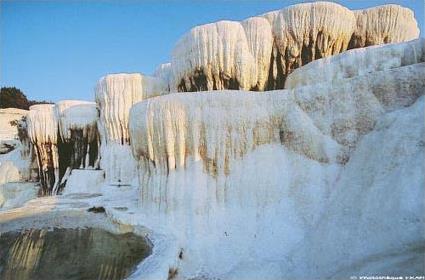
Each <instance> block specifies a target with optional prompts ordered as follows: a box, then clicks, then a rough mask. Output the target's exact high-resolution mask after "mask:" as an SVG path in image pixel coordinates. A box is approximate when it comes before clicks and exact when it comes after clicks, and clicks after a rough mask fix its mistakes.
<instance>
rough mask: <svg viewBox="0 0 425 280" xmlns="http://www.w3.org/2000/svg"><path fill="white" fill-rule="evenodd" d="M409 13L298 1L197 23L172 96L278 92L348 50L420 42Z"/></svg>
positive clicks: (178, 54) (179, 57)
mask: <svg viewBox="0 0 425 280" xmlns="http://www.w3.org/2000/svg"><path fill="white" fill-rule="evenodd" d="M418 35H419V29H418V27H417V23H416V20H415V18H414V15H413V13H412V11H410V10H409V9H406V8H403V7H400V6H397V5H386V6H380V7H375V8H370V9H366V10H361V11H350V10H348V9H347V8H345V7H342V6H340V5H338V4H335V3H329V2H314V3H306V4H298V5H294V6H290V7H287V8H284V9H282V10H279V11H273V12H270V13H267V14H265V15H262V16H259V17H253V18H249V19H247V20H245V21H242V22H234V21H220V22H217V23H211V24H206V25H202V26H197V27H195V28H193V29H192V30H190V31H189V32H188V33H186V34H185V35H184V36H183V37H182V38H181V39H180V40H179V42H178V43H177V45H176V47H175V48H174V50H173V54H172V61H171V66H170V67H171V69H172V78H171V79H170V80H169V81H170V88H171V90H172V91H175V90H177V91H184V92H185V91H205V90H222V89H240V90H260V91H262V90H272V89H282V88H283V87H284V83H285V79H286V77H287V76H288V74H289V73H291V72H292V71H293V70H294V69H296V68H298V67H300V66H302V65H305V64H307V63H309V62H311V61H313V60H316V59H320V58H323V57H329V56H332V55H335V54H338V53H341V52H343V51H345V50H347V49H352V48H359V47H365V46H370V45H377V44H382V43H392V42H403V41H408V40H412V39H415V38H417V37H418Z"/></svg>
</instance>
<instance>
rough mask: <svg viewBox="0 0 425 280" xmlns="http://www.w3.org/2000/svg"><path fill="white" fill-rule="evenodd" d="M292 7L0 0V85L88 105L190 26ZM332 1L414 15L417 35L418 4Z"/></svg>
mask: <svg viewBox="0 0 425 280" xmlns="http://www.w3.org/2000/svg"><path fill="white" fill-rule="evenodd" d="M299 2H303V1H295V0H294V1H292V0H290V1H267V0H266V1H254V0H249V1H241V0H238V1H120V2H118V1H88V0H87V1H7V0H6V1H5V0H2V1H0V5H1V6H0V13H1V15H0V32H1V33H0V36H1V37H0V66H1V72H0V85H1V86H16V87H18V88H20V89H21V90H23V91H24V93H25V94H26V95H27V96H28V98H31V99H36V100H52V101H57V100H60V99H84V100H93V99H94V93H93V88H94V86H95V84H96V81H97V80H98V79H99V78H100V77H101V76H103V75H105V74H107V73H117V72H141V73H145V74H151V73H152V72H153V71H154V69H155V68H156V66H157V65H158V64H160V63H164V62H168V61H169V58H170V53H171V50H172V48H173V46H174V44H175V43H176V41H177V40H178V38H179V37H180V36H181V35H182V34H183V33H185V32H186V31H188V30H189V29H190V28H191V27H193V26H195V25H199V24H204V23H209V22H214V21H218V20H222V19H230V20H241V19H244V18H247V17H250V16H254V15H258V14H261V13H264V12H267V11H271V10H275V9H280V8H282V7H285V6H288V5H291V4H294V3H299ZM309 2H311V1H309ZM335 2H338V3H340V4H342V5H344V6H346V7H348V8H350V9H360V8H365V7H371V6H376V5H381V4H387V3H396V4H400V5H402V6H405V7H409V8H411V9H412V10H413V11H414V12H415V16H416V19H417V20H418V22H419V26H420V29H421V30H424V1H423V0H367V1H363V0H345V1H342V0H341V1H335ZM421 36H422V37H423V36H424V35H423V34H422V33H421Z"/></svg>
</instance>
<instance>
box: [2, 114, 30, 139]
mask: <svg viewBox="0 0 425 280" xmlns="http://www.w3.org/2000/svg"><path fill="white" fill-rule="evenodd" d="M27 114H28V111H27V110H21V109H16V108H6V109H0V141H4V140H16V139H17V137H18V129H17V127H16V126H12V125H11V124H10V122H11V121H18V120H20V119H21V118H22V117H25V116H26V115H27Z"/></svg>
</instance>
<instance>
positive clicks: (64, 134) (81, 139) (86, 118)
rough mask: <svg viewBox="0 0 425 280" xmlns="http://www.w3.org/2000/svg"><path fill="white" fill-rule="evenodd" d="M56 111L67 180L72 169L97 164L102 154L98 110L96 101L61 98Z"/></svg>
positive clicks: (62, 170) (62, 172)
mask: <svg viewBox="0 0 425 280" xmlns="http://www.w3.org/2000/svg"><path fill="white" fill-rule="evenodd" d="M55 111H56V116H57V118H58V122H59V134H60V141H59V143H58V147H59V168H60V177H61V178H62V182H65V181H66V179H67V178H64V177H65V176H66V175H69V174H68V173H69V172H68V169H76V168H80V169H87V168H95V167H96V166H95V162H96V160H97V158H98V157H99V153H98V149H99V147H98V145H97V143H98V138H99V133H98V130H97V120H98V111H97V108H96V103H95V102H88V101H80V100H63V101H59V102H58V103H57V104H56V106H55ZM90 147H91V149H90ZM64 179H65V180H64Z"/></svg>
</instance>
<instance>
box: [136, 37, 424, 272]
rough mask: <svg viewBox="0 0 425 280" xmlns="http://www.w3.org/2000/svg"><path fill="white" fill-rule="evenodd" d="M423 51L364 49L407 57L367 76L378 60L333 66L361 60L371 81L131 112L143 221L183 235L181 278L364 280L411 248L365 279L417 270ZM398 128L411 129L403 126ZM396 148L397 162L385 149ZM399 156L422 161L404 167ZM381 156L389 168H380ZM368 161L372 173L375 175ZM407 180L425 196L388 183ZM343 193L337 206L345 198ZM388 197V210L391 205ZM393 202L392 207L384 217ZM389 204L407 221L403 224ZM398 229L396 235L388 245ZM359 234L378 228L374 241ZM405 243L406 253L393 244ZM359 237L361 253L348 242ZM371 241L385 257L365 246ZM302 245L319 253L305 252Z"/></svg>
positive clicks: (185, 96)
mask: <svg viewBox="0 0 425 280" xmlns="http://www.w3.org/2000/svg"><path fill="white" fill-rule="evenodd" d="M418 42H419V43H418ZM415 44H420V47H419V49H422V48H423V41H417V42H412V43H409V44H401V45H399V46H392V47H391V46H383V47H382V48H383V50H381V51H378V50H377V48H367V49H366V50H365V51H364V52H369V51H370V52H373V53H375V54H376V53H386V52H387V51H386V48H393V49H392V50H391V51H390V53H391V52H394V53H396V54H397V53H399V54H400V56H399V57H402V58H400V59H398V58H397V56H395V57H396V58H395V60H396V61H397V60H398V61H399V62H398V63H387V64H386V62H387V61H386V60H385V59H381V58H376V59H370V60H369V61H370V63H371V64H373V65H369V64H368V63H366V62H361V61H362V59H363V60H364V61H366V60H367V57H371V55H370V54H367V55H365V54H363V53H361V52H359V51H352V52H347V53H345V54H343V55H341V56H340V58H338V59H337V58H335V59H334V60H333V62H329V66H326V67H329V69H330V68H331V66H330V65H331V64H332V63H334V64H335V65H338V63H339V62H341V61H355V60H356V58H354V57H353V58H344V56H359V60H360V62H359V64H356V65H359V67H363V65H365V66H367V67H368V69H370V70H369V72H368V74H367V75H364V74H362V73H367V72H366V70H365V69H358V70H356V71H357V72H356V73H352V74H350V75H349V76H345V74H344V73H340V74H339V75H341V76H339V75H337V74H335V75H334V77H335V78H332V79H329V80H325V81H324V82H317V83H316V82H314V83H312V84H307V85H304V86H300V87H294V88H291V89H287V90H278V91H273V92H270V93H264V94H256V93H250V92H236V91H218V92H205V93H175V94H170V95H167V96H161V97H158V98H154V99H149V100H146V101H144V102H139V103H138V104H136V105H134V106H133V108H132V109H131V112H130V124H129V128H130V139H131V143H132V149H133V155H134V157H135V159H136V160H137V162H138V166H139V184H140V188H141V200H140V206H141V208H142V212H143V214H144V216H143V217H144V219H143V221H144V222H145V223H146V225H147V226H151V227H153V228H159V229H163V228H167V229H168V230H170V231H171V232H172V233H173V235H174V236H176V238H177V239H178V242H179V246H181V248H183V249H182V250H184V252H185V256H186V257H185V259H183V260H178V261H177V262H176V263H177V264H176V265H177V266H178V268H179V271H182V272H181V273H182V274H181V275H182V277H183V278H185V277H186V278H191V277H207V278H208V277H211V278H212V276H217V277H220V278H224V279H228V278H232V277H233V278H235V279H240V278H244V277H247V275H250V276H251V277H252V276H253V275H254V278H261V279H268V278H273V277H276V275H285V276H287V277H292V276H293V277H294V278H300V279H309V278H312V277H313V278H314V277H332V275H338V277H339V278H341V277H346V276H347V275H348V276H349V275H353V271H355V270H354V269H355V268H356V267H357V266H356V265H357V264H362V263H364V260H368V258H370V257H372V258H373V257H374V256H377V255H378V256H380V255H384V254H387V253H388V254H391V252H395V251H394V250H396V249H397V248H407V249H406V250H407V251H406V254H405V255H401V256H402V257H403V258H404V259H408V258H412V260H413V262H412V263H413V264H412V265H407V263H405V262H399V263H398V264H399V265H398V266H397V267H393V268H391V269H392V270H388V267H387V268H385V266H382V262H381V261H380V259H379V258H378V260H377V261H376V264H374V263H371V264H370V267H365V268H363V270H362V271H365V273H366V274H367V273H368V272H373V273H377V274H382V273H384V274H385V273H386V272H387V271H394V272H397V271H401V272H402V271H407V270H403V269H405V268H406V267H407V268H406V269H408V268H414V269H417V268H418V267H419V266H418V264H419V263H420V259H418V254H415V252H416V251H415V250H422V249H421V248H423V247H421V246H422V245H420V244H423V242H424V240H423V232H424V229H423V227H421V226H420V225H421V222H420V220H419V221H418V215H419V213H422V211H421V209H422V210H423V207H424V206H423V203H422V202H418V200H417V199H416V200H415V202H414V203H411V204H409V202H408V201H410V199H414V198H413V197H416V198H417V197H421V196H420V193H421V192H419V189H418V187H419V186H420V185H421V184H423V180H424V177H423V175H422V173H421V171H420V170H422V167H423V165H424V162H423V158H422V157H421V156H420V155H421V154H422V153H420V152H419V151H420V150H423V145H422V144H423V143H422V142H423V141H422V140H420V138H421V137H423V122H419V121H418V119H419V117H420V116H422V117H423V97H420V96H421V95H423V94H424V89H425V82H424V79H423V77H425V63H423V62H422V61H423V60H422V59H419V57H422V55H421V54H420V53H419V54H418V53H417V52H415V51H413V50H416V49H417V45H415ZM412 46H416V47H414V48H413V49H412ZM401 61H402V62H401ZM316 64H319V62H317V63H316ZM347 65H348V64H347ZM312 67H313V66H312ZM326 67H325V69H326ZM335 67H340V66H335ZM345 67H348V66H344V67H342V68H341V69H346V68H345ZM352 67H353V66H352ZM308 69H309V68H307V70H306V71H307V72H308V71H310V70H308ZM347 69H348V68H347ZM302 70H303V69H302V68H300V69H299V71H300V72H302ZM329 71H330V70H329ZM312 73H313V72H312ZM297 75H298V74H297ZM306 77H308V75H306ZM289 80H291V77H289ZM312 80H313V79H312ZM294 81H295V78H294ZM418 99H419V101H418ZM415 102H416V103H415ZM405 107H408V109H405V110H404V111H403V110H402V109H403V108H405ZM406 110H407V111H406ZM402 115H403V116H405V117H403V118H401V117H400V116H402ZM399 117H400V118H401V119H402V120H401V119H400V121H397V123H395V122H396V120H398V119H399ZM403 124H405V125H406V128H405V129H406V130H409V131H410V132H406V131H405V130H402V131H404V132H402V134H401V135H398V130H400V127H401V126H403ZM381 130H383V131H385V132H381ZM371 135H372V136H371ZM373 135H374V136H373ZM371 137H372V138H371ZM387 137H389V139H388V140H387ZM368 139H372V140H368ZM386 141H388V144H386V145H385V147H386V148H387V149H388V150H390V151H391V152H390V153H388V154H385V150H383V149H382V148H376V147H375V146H376V145H379V143H382V142H386ZM372 142H373V144H372ZM365 143H366V144H365ZM398 144H400V145H398ZM405 152H406V153H405ZM400 153H401V154H402V155H405V154H406V155H408V157H407V158H409V157H411V158H412V159H413V158H414V160H412V162H410V161H409V160H406V161H404V160H401V159H398V155H399V154H400ZM402 158H404V156H402ZM381 159H384V160H385V164H384V165H385V166H384V167H382V168H381V167H380V163H379V162H380V160H381ZM362 162H364V163H365V162H367V164H366V167H365V166H364V165H363V164H362ZM409 169H410V170H411V171H408V170H409ZM357 172H358V173H357ZM378 173H379V175H376V174H378ZM356 174H362V175H361V176H360V177H356ZM400 174H403V177H405V178H408V177H409V176H410V175H407V174H412V176H413V178H417V179H414V180H415V183H414V192H415V193H416V195H414V196H410V195H409V194H408V192H409V191H408V190H407V189H406V187H407V186H408V185H409V184H408V183H406V181H400V182H399V181H397V180H395V179H394V181H392V180H390V179H386V178H387V177H386V176H389V178H396V177H398V176H399V175H400ZM357 183H359V184H357ZM345 184H348V185H349V186H350V187H349V188H350V191H349V193H346V191H347V190H346V188H345ZM371 185H373V186H375V187H374V188H373V189H372V188H370V187H369V186H371ZM358 186H362V187H361V188H359V187H358ZM386 188H389V189H393V190H394V192H392V193H388V192H386V191H385V189H386ZM374 190H376V191H374ZM364 193H368V196H367V198H364V201H365V202H364V203H365V204H362V203H360V204H359V205H356V203H355V201H356V200H353V199H352V198H353V197H357V198H358V197H364ZM334 196H335V197H339V198H338V199H336V200H333V197H334ZM381 196H382V197H385V199H384V200H382V201H381V202H379V201H380V200H379V197H381ZM329 198H331V199H329ZM340 199H341V201H345V202H343V203H340ZM401 200H406V203H404V202H401ZM386 201H389V204H390V206H388V207H386V206H385V207H384V206H383V205H384V204H385V203H386ZM382 203H384V204H382ZM327 205H332V206H330V207H329V208H327ZM347 205H349V207H350V208H349V209H348V210H346V206H347ZM400 205H402V206H401V208H400V207H399V206H400ZM409 205H412V207H413V208H411V209H410V208H409ZM382 207H384V208H385V209H387V210H388V211H387V210H385V209H384V208H382ZM391 207H394V209H401V210H402V213H400V214H394V213H395V212H394V211H395V210H394V211H393V210H389V209H391ZM378 209H379V210H378ZM409 209H410V210H409ZM347 211H348V212H347ZM409 211H413V212H414V213H410V212H409ZM327 213H328V214H327ZM390 213H393V214H394V215H396V217H398V218H397V221H398V223H405V224H407V225H408V228H409V234H401V233H400V231H399V230H398V229H397V227H396V226H395V225H396V224H397V223H396V222H394V223H393V222H391V221H390V222H388V216H387V214H389V215H393V214H390ZM363 215H366V216H365V219H364V220H360V222H358V223H357V222H353V225H354V226H351V225H348V226H346V223H345V222H344V221H346V218H345V217H348V218H349V219H350V221H354V220H355V219H357V218H358V217H359V216H360V217H362V216H363ZM333 217H338V218H333ZM322 219H324V221H325V223H327V225H329V226H330V228H332V227H335V230H334V231H333V235H331V236H332V238H330V237H329V238H327V239H326V240H327V242H326V244H322V245H321V246H318V247H316V248H315V249H314V250H313V251H311V250H310V248H312V247H314V246H315V245H314V244H316V243H320V242H321V241H320V240H321V238H322V237H323V236H325V235H326V234H327V229H326V228H325V227H323V226H321V223H322ZM374 221H379V223H378V224H379V228H378V229H374V228H373V225H374ZM356 225H357V226H359V227H357V226H356ZM387 226H389V227H390V228H389V229H388V230H389V232H390V235H391V238H389V239H388V242H387V241H379V242H378V239H379V236H380V235H381V234H382V231H383V230H384V229H385V228H387ZM354 227H356V228H357V229H359V230H360V229H362V228H363V227H366V228H371V229H370V230H366V231H365V232H366V233H365V234H367V236H363V234H362V233H361V232H360V231H359V230H358V231H356V229H354V230H353V228H354ZM316 230H318V232H319V233H320V234H319V235H317V236H316V234H317V232H316ZM347 232H350V234H347ZM352 232H357V233H358V234H357V235H356V234H351V233H352ZM410 234H411V235H410ZM408 235H409V236H410V237H408ZM304 238H306V239H304ZM350 238H351V239H350ZM397 238H400V242H401V243H399V244H398V245H394V246H393V245H391V246H390V244H395V242H396V241H395V240H397ZM334 239H338V242H337V243H338V244H339V245H338V246H339V247H338V248H337V250H336V251H335V252H332V253H330V254H329V257H328V256H327V257H326V258H323V259H321V258H320V255H321V254H323V253H324V252H325V253H326V254H327V252H328V251H330V250H332V246H333V245H332V244H334V243H333V242H334V241H333V240H334ZM354 239H356V240H357V241H356V242H353V244H354V245H353V246H351V245H350V246H349V248H348V247H347V246H346V245H344V244H346V242H351V241H353V240H354ZM362 240H368V241H370V242H368V243H367V244H376V247H373V248H369V249H364V248H367V246H365V244H363V243H362ZM304 242H310V243H308V244H310V245H309V246H307V245H305V247H304V244H305V243H304ZM421 242H422V243H421ZM271 244H272V245H271ZM350 244H351V243H350ZM418 244H419V245H418ZM410 245H411V246H410ZM403 246H405V247H403ZM409 246H410V247H409ZM217 248H221V249H217ZM264 248H267V250H264ZM409 248H411V250H410V249H409ZM347 250H350V251H349V253H347V252H348V251H347ZM409 250H410V251H409ZM310 251H311V252H310ZM312 252H313V253H312ZM345 254H348V255H349V258H347V259H345V257H344V256H345ZM403 254H404V253H403ZM206 255H208V256H209V257H208V258H205V256H206ZM176 258H177V257H176ZM186 258H187V261H186ZM305 259H308V265H304V263H305V262H304V260H305ZM395 259H396V258H395ZM418 260H419V261H418ZM309 266H312V267H313V268H312V269H310V268H309ZM383 267H384V268H383ZM350 268H351V269H352V270H351V271H350ZM195 271H204V273H205V274H202V273H201V274H200V275H199V274H196V273H195ZM205 271H206V272H205ZM418 271H419V270H418ZM184 273H187V274H184Z"/></svg>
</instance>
